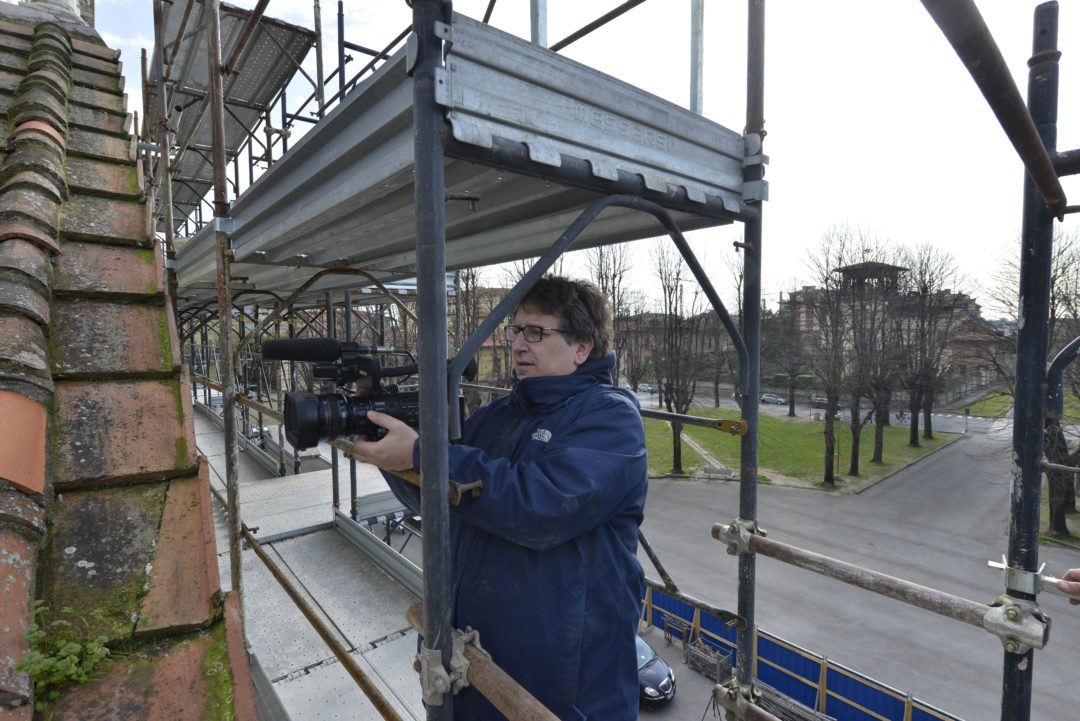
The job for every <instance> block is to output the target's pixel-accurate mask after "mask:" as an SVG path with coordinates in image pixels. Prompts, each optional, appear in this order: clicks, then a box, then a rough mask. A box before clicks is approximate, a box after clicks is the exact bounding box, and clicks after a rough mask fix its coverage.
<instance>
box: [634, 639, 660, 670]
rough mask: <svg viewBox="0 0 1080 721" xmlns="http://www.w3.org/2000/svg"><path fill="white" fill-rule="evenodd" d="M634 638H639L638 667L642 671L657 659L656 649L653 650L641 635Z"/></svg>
mask: <svg viewBox="0 0 1080 721" xmlns="http://www.w3.org/2000/svg"><path fill="white" fill-rule="evenodd" d="M634 638H636V639H637V667H638V671H640V670H641V669H643V668H645V667H646V666H648V665H649V664H651V663H652V662H653V661H654V660H655V659H656V651H653V650H652V647H651V646H649V644H647V643H645V639H643V638H642V637H641V636H634Z"/></svg>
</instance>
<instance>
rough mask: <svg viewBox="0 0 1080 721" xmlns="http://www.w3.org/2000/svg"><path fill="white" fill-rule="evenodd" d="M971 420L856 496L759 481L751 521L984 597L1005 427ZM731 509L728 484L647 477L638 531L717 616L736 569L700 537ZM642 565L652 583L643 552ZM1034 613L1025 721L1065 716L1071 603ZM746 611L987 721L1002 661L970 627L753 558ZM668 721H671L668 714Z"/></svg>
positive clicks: (1077, 632) (807, 544)
mask: <svg viewBox="0 0 1080 721" xmlns="http://www.w3.org/2000/svg"><path fill="white" fill-rule="evenodd" d="M772 408H776V407H770V410H771V409H772ZM777 412H786V407H780V408H777ZM975 421H976V419H968V424H969V432H968V434H967V435H965V436H964V437H963V438H962V439H961V440H959V441H957V442H956V443H954V444H952V445H950V446H948V447H946V448H945V449H943V450H941V451H938V452H937V453H934V454H931V455H930V456H928V457H926V458H924V459H923V460H922V461H920V462H919V463H917V464H915V465H913V466H911V467H909V468H907V469H905V470H904V471H901V472H900V473H897V474H895V475H893V476H891V477H890V478H888V479H886V480H885V481H883V482H881V483H879V484H877V485H875V486H873V487H871V488H869V489H867V490H866V491H864V492H863V493H861V494H859V495H842V494H834V493H825V492H822V491H816V490H804V489H797V488H784V487H776V486H759V489H758V494H759V495H758V499H759V500H758V516H759V521H760V523H761V526H762V527H763V528H764V529H766V530H767V531H768V532H769V536H770V537H771V538H774V539H776V540H779V541H784V542H787V543H791V544H794V545H796V546H800V547H803V548H807V549H809V550H812V551H816V552H818V553H823V554H825V555H829V556H833V557H836V558H840V559H842V560H845V561H848V562H851V563H855V564H858V565H860V566H864V567H866V568H870V569H874V570H877V571H882V572H885V573H888V574H891V575H894V576H898V577H900V578H904V579H907V580H910V581H914V582H916V583H920V584H923V585H926V586H930V587H932V588H936V589H940V590H943V591H946V592H949V593H952V594H955V595H958V596H962V597H964V598H969V599H972V600H977V601H981V602H985V603H988V602H991V601H992V600H993V599H995V598H996V597H997V596H999V595H1000V594H1001V593H1002V592H1003V590H1004V588H1003V581H1002V579H1001V576H1000V575H999V573H998V572H996V571H993V570H991V569H989V568H987V566H986V562H987V561H989V560H999V559H1000V558H1001V555H1002V554H1003V553H1004V552H1005V550H1006V549H1007V544H1008V536H1007V533H1008V526H1009V485H1010V468H1011V465H1010V439H1011V432H1012V431H1011V423H1010V422H1009V421H1007V420H997V421H986V420H985V419H978V422H975ZM935 422H936V423H937V424H938V425H936V428H937V429H938V430H946V429H947V428H946V427H947V426H948V427H953V426H956V425H957V424H960V427H959V430H963V428H962V423H963V422H964V418H963V416H958V417H957V419H952V420H949V419H942V420H941V421H940V422H938V421H937V420H935ZM737 514H738V487H737V485H736V484H734V483H728V482H723V481H669V480H654V481H653V482H652V483H651V485H650V489H649V500H648V505H647V507H646V514H645V523H644V526H643V528H644V530H645V533H646V534H647V536H648V538H649V539H650V541H651V543H652V545H653V546H654V548H655V549H656V551H657V552H658V554H659V555H660V558H661V559H662V560H663V562H664V563H665V565H666V566H667V569H668V571H669V572H670V573H671V575H672V576H673V577H674V579H675V581H676V582H677V583H678V584H679V585H680V587H681V588H682V589H683V590H684V591H686V592H687V593H690V594H692V595H695V596H698V597H699V598H703V599H707V600H709V601H711V602H713V603H716V604H718V605H720V606H722V607H725V608H729V609H731V610H735V609H736V608H737V587H736V583H737V581H736V579H737V573H736V562H735V559H734V558H733V557H731V556H728V555H727V553H726V551H725V548H724V547H723V546H722V545H721V544H720V543H719V542H718V541H715V540H713V539H712V537H711V535H710V530H711V528H712V525H713V523H716V522H729V521H731V520H732V519H734V518H735V517H736V516H737ZM1040 556H1041V560H1042V561H1045V562H1046V563H1047V572H1048V573H1053V574H1055V575H1060V574H1061V573H1063V572H1064V571H1065V570H1066V569H1067V568H1070V567H1074V566H1080V552H1077V551H1075V550H1072V549H1065V548H1060V547H1054V546H1044V547H1043V549H1042V550H1041V553H1040ZM642 564H643V565H644V566H645V568H646V571H647V573H649V575H651V576H654V577H657V576H658V574H657V573H656V572H655V570H653V569H652V567H651V564H650V562H649V561H648V560H647V559H646V558H644V556H642ZM1040 605H1041V606H1042V609H1043V611H1044V612H1045V613H1047V614H1048V615H1050V616H1052V617H1054V619H1055V621H1056V623H1055V624H1054V625H1053V626H1052V629H1051V635H1050V639H1051V640H1050V643H1049V645H1048V646H1047V648H1046V649H1044V650H1042V651H1036V653H1035V657H1034V669H1035V691H1034V694H1033V696H1034V699H1033V703H1032V718H1033V719H1065V718H1076V716H1077V711H1076V709H1077V708H1078V707H1080V685H1078V684H1077V683H1076V680H1075V679H1076V670H1077V669H1078V668H1080V608H1074V607H1071V606H1069V605H1068V603H1067V601H1066V599H1064V598H1062V597H1061V596H1056V595H1051V594H1043V595H1042V596H1040ZM756 609H757V610H756V614H757V619H756V620H757V623H758V625H759V627H761V628H763V629H765V630H767V631H769V632H771V633H773V634H776V635H778V636H780V637H782V638H784V639H786V640H788V641H790V642H792V643H795V644H798V645H800V646H802V647H803V648H806V649H808V650H810V651H813V652H816V653H819V654H824V655H826V656H828V657H829V658H830V659H832V660H834V661H836V662H838V663H841V664H843V665H845V666H848V667H850V668H854V669H856V670H858V671H860V672H862V673H864V674H866V675H868V676H870V677H872V678H875V679H877V680H878V681H880V682H882V683H885V684H887V685H889V686H892V687H894V688H896V689H898V690H901V691H904V692H911V693H912V694H914V695H915V696H916V697H918V698H920V699H922V700H923V701H926V702H928V703H931V704H933V705H935V706H938V707H939V708H942V709H944V710H946V711H949V712H950V713H954V714H956V715H958V716H960V717H962V718H964V719H968V720H969V721H975V720H976V719H979V720H981V719H997V718H999V717H1000V694H1001V690H1000V689H1001V675H1002V671H1001V669H1002V663H1003V658H1004V654H1003V651H1002V649H1001V644H1000V642H999V641H998V639H997V638H996V637H994V636H991V635H990V634H988V633H987V632H986V631H983V630H982V629H979V628H975V627H973V626H968V625H965V624H962V623H960V622H957V621H951V620H948V619H945V618H942V617H939V616H936V615H934V614H931V613H928V612H926V611H921V610H919V609H915V608H912V607H910V606H907V605H905V604H902V603H900V602H897V601H893V600H890V599H886V598H883V597H878V596H876V595H874V594H871V593H869V592H866V591H862V590H860V589H857V588H853V587H850V586H846V585H844V584H842V583H839V582H836V581H832V580H829V579H826V578H824V577H821V576H818V575H816V574H813V573H810V572H807V571H802V570H800V569H796V568H794V567H790V566H786V565H784V564H781V563H779V562H776V561H773V560H772V559H768V558H759V559H758V561H757V605H756ZM651 640H654V639H651ZM654 645H658V644H655V643H654ZM659 645H662V639H661V643H660V644H659ZM675 668H676V674H677V675H679V676H680V682H681V684H682V685H681V687H680V689H679V693H680V694H686V695H690V696H691V697H690V698H686V699H682V704H681V706H682V707H683V708H686V709H688V710H695V709H696V711H697V715H696V716H695V718H696V717H698V716H700V713H701V710H703V709H704V706H705V702H706V698H707V690H703V689H707V687H708V684H705V685H704V686H702V685H699V684H698V683H697V679H691V678H689V677H692V676H696V675H697V674H695V673H694V672H692V671H690V670H689V669H687V667H685V666H681V665H676V666H675ZM672 710H673V711H674V709H672ZM643 715H644V714H643ZM650 715H653V714H650ZM655 715H658V716H659V715H661V714H655ZM662 715H665V716H667V714H662ZM677 717H678V718H681V717H683V714H682V713H680V714H679V716H675V715H671V716H670V718H677Z"/></svg>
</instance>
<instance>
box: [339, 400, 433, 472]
mask: <svg viewBox="0 0 1080 721" xmlns="http://www.w3.org/2000/svg"><path fill="white" fill-rule="evenodd" d="M367 419H368V420H369V421H371V422H372V423H374V424H375V425H377V426H382V427H383V428H385V429H386V430H387V434H386V436H385V437H384V438H381V439H379V440H378V441H374V442H372V441H366V440H364V439H362V438H361V439H360V440H358V441H356V443H354V444H353V449H352V455H353V458H355V459H356V460H358V461H362V462H363V463H370V464H371V465H373V466H376V467H378V468H381V469H383V470H384V471H410V470H412V467H413V462H412V459H413V446H414V445H416V439H417V438H419V436H418V435H417V434H416V431H414V430H413V429H412V428H410V427H409V426H408V425H406V424H405V423H402V422H401V421H399V420H398V419H397V418H394V417H393V416H390V415H387V414H385V413H379V412H378V411H368V412H367Z"/></svg>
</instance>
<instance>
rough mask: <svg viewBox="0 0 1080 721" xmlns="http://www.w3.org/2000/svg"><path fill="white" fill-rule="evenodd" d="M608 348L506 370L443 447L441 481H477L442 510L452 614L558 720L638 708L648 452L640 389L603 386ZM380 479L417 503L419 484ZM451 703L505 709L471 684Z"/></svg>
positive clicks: (604, 717) (618, 714)
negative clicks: (640, 550)
mask: <svg viewBox="0 0 1080 721" xmlns="http://www.w3.org/2000/svg"><path fill="white" fill-rule="evenodd" d="M614 358H615V354H614V353H611V354H609V355H608V356H607V357H606V358H601V359H599V360H595V361H588V362H586V363H585V364H583V365H581V366H580V367H579V368H578V369H577V371H575V372H574V373H573V374H571V375H569V376H549V377H540V378H525V379H522V380H516V379H515V383H514V391H513V393H512V394H511V395H510V396H506V397H503V398H499V399H497V400H495V401H492V402H491V403H489V404H487V405H486V406H484V407H483V408H481V409H480V410H478V411H477V412H476V413H474V414H473V415H472V416H471V417H469V419H468V420H467V421H466V422H465V424H464V427H463V433H462V438H461V441H460V442H459V443H456V444H453V445H451V446H450V459H449V460H450V478H451V479H452V480H455V481H458V482H462V483H466V482H471V481H475V480H482V481H483V482H484V487H483V491H482V492H481V494H480V496H479V497H478V498H472V497H471V494H466V498H465V499H463V500H462V502H461V504H460V505H458V506H456V507H452V508H451V513H450V544H451V552H450V553H451V563H452V574H453V575H452V578H453V589H452V593H453V598H454V612H453V616H452V623H453V625H454V627H455V628H460V629H465V628H466V627H467V626H471V627H472V628H474V629H477V630H478V631H479V632H480V643H481V644H482V645H483V647H484V648H485V649H486V650H487V651H488V652H490V653H491V656H492V659H493V660H494V661H495V663H497V664H498V665H499V666H500V667H501V668H502V669H503V670H504V671H506V672H507V673H509V674H510V675H511V676H512V677H513V678H515V679H516V680H517V681H518V682H519V683H521V684H522V685H523V686H524V687H525V688H526V689H528V690H529V691H530V692H531V693H532V694H533V695H534V696H536V698H537V699H538V700H539V701H540V702H541V703H543V704H544V705H545V706H547V707H548V708H549V709H550V710H551V711H552V712H553V713H555V714H556V715H557V716H558V717H559V718H560V719H564V721H571V720H572V721H581V719H589V720H590V721H592V720H596V721H622V720H623V719H636V718H637V709H638V685H637V653H636V649H635V645H634V634H635V632H636V629H637V620H638V618H639V616H640V613H641V597H642V594H643V592H644V574H643V572H642V569H641V564H640V563H638V560H637V532H638V526H639V524H640V523H641V520H642V518H643V515H644V508H645V491H646V486H647V482H648V481H647V459H646V453H645V434H644V429H643V427H642V423H641V416H640V415H639V412H638V403H637V398H636V397H635V396H634V395H633V394H632V393H630V392H629V391H626V390H624V389H622V388H616V387H614V386H612V385H611V374H610V369H611V368H612V367H613V366H614ZM419 462H420V459H419V444H417V447H416V448H414V450H413V463H414V465H415V466H416V467H419ZM388 480H389V481H390V484H391V488H393V490H394V492H395V494H396V495H397V496H398V498H399V499H401V501H402V502H404V503H405V504H406V505H408V506H410V507H412V508H413V509H414V510H415V509H419V492H418V489H417V488H416V486H412V485H409V484H406V483H404V482H403V481H401V480H400V479H397V478H395V477H393V476H389V475H388ZM454 708H455V713H454V716H455V718H457V719H470V720H471V719H483V720H487V719H502V718H503V717H502V715H501V714H499V713H498V712H497V711H496V710H495V709H494V707H493V706H491V705H490V704H489V703H488V702H487V701H486V700H485V699H484V698H483V697H482V696H481V695H480V694H479V693H478V692H477V691H476V690H475V689H474V688H472V687H469V688H466V689H465V690H464V691H463V692H462V693H460V694H458V695H457V696H456V697H455V699H454Z"/></svg>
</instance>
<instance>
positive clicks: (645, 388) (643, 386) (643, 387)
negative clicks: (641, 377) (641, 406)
mask: <svg viewBox="0 0 1080 721" xmlns="http://www.w3.org/2000/svg"><path fill="white" fill-rule="evenodd" d="M637 392H638V393H656V389H655V388H653V387H652V386H651V385H649V384H648V383H638V387H637Z"/></svg>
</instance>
